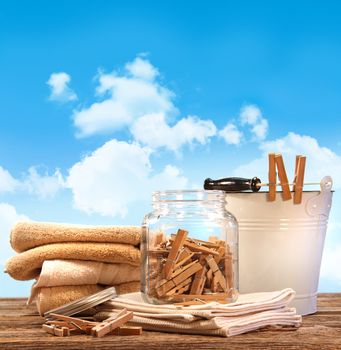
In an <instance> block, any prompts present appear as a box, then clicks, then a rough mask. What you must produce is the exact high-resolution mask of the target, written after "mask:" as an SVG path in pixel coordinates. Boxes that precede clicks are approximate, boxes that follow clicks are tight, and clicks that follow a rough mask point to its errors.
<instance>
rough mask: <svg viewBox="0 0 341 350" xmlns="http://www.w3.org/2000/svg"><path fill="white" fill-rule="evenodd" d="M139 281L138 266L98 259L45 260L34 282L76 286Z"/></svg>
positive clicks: (36, 286) (45, 285) (40, 285)
mask: <svg viewBox="0 0 341 350" xmlns="http://www.w3.org/2000/svg"><path fill="white" fill-rule="evenodd" d="M132 281H140V267H139V266H132V265H128V264H106V263H102V262H98V261H82V260H46V261H44V263H43V266H42V269H41V273H40V276H39V278H38V280H37V282H36V283H35V285H34V286H35V288H38V287H55V286H76V285H83V284H103V285H109V286H114V285H117V284H121V283H125V282H132Z"/></svg>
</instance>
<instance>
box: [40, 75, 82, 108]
mask: <svg viewBox="0 0 341 350" xmlns="http://www.w3.org/2000/svg"><path fill="white" fill-rule="evenodd" d="M70 81H71V77H70V75H69V74H67V73H65V72H61V73H52V74H51V76H50V78H49V80H48V81H47V85H49V87H50V89H51V94H50V97H49V99H50V100H51V101H58V102H69V101H74V100H77V95H76V93H75V92H74V91H73V90H72V89H71V88H70V87H69V83H70Z"/></svg>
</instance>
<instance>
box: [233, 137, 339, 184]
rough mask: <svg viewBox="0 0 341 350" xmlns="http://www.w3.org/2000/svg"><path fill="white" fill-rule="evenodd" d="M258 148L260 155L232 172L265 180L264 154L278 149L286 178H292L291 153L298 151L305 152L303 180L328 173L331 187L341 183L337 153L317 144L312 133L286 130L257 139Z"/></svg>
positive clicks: (292, 158)
mask: <svg viewBox="0 0 341 350" xmlns="http://www.w3.org/2000/svg"><path fill="white" fill-rule="evenodd" d="M259 148H260V150H261V151H262V152H263V153H262V155H261V157H260V158H258V159H255V160H253V161H251V162H249V163H247V164H245V165H242V166H240V167H238V168H237V169H236V170H235V175H236V176H244V177H247V176H250V177H253V176H258V177H260V178H261V179H263V180H264V181H265V180H266V179H267V176H268V175H267V171H268V156H267V154H268V153H269V152H278V153H282V154H283V157H284V159H285V166H286V171H287V174H288V178H289V181H292V180H293V178H294V169H295V156H296V155H297V154H302V155H305V156H307V165H306V174H305V181H306V182H318V181H320V180H321V179H322V177H323V176H325V175H330V176H332V178H333V180H334V188H340V187H341V157H340V156H339V155H337V154H336V153H334V152H333V151H331V150H330V149H329V148H326V147H321V146H320V145H319V144H318V142H317V140H316V139H314V138H313V137H310V136H304V135H298V134H295V133H293V132H290V133H288V135H286V136H285V137H283V138H280V139H277V140H273V141H267V142H263V143H261V144H260V146H259Z"/></svg>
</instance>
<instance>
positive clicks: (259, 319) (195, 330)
mask: <svg viewBox="0 0 341 350" xmlns="http://www.w3.org/2000/svg"><path fill="white" fill-rule="evenodd" d="M96 315H97V314H95V316H94V317H95V318H97V316H96ZM109 315H110V316H112V315H113V314H108V317H109ZM301 322H302V318H301V316H299V315H297V314H296V309H294V308H285V309H278V310H272V311H266V312H259V313H256V314H254V315H248V316H240V317H238V318H237V319H224V318H223V317H215V318H213V319H210V320H198V321H194V322H189V323H184V322H181V321H169V320H159V319H153V318H149V317H139V316H134V318H133V320H132V322H129V325H131V326H140V327H141V326H142V328H143V329H145V330H150V331H158V332H170V333H185V334H202V335H217V336H223V337H230V336H233V335H238V334H242V333H246V332H250V331H253V330H256V329H259V328H262V327H267V326H295V327H298V326H300V324H301Z"/></svg>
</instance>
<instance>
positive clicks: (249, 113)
mask: <svg viewBox="0 0 341 350" xmlns="http://www.w3.org/2000/svg"><path fill="white" fill-rule="evenodd" d="M239 118H240V121H241V124H242V125H249V126H251V133H252V134H253V136H254V138H255V140H258V141H260V140H264V139H265V137H266V135H267V133H268V128H269V123H268V121H267V120H266V119H265V118H263V116H262V112H261V110H260V109H259V108H258V107H257V106H255V105H247V106H244V107H243V108H242V109H241V111H240V116H239Z"/></svg>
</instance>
